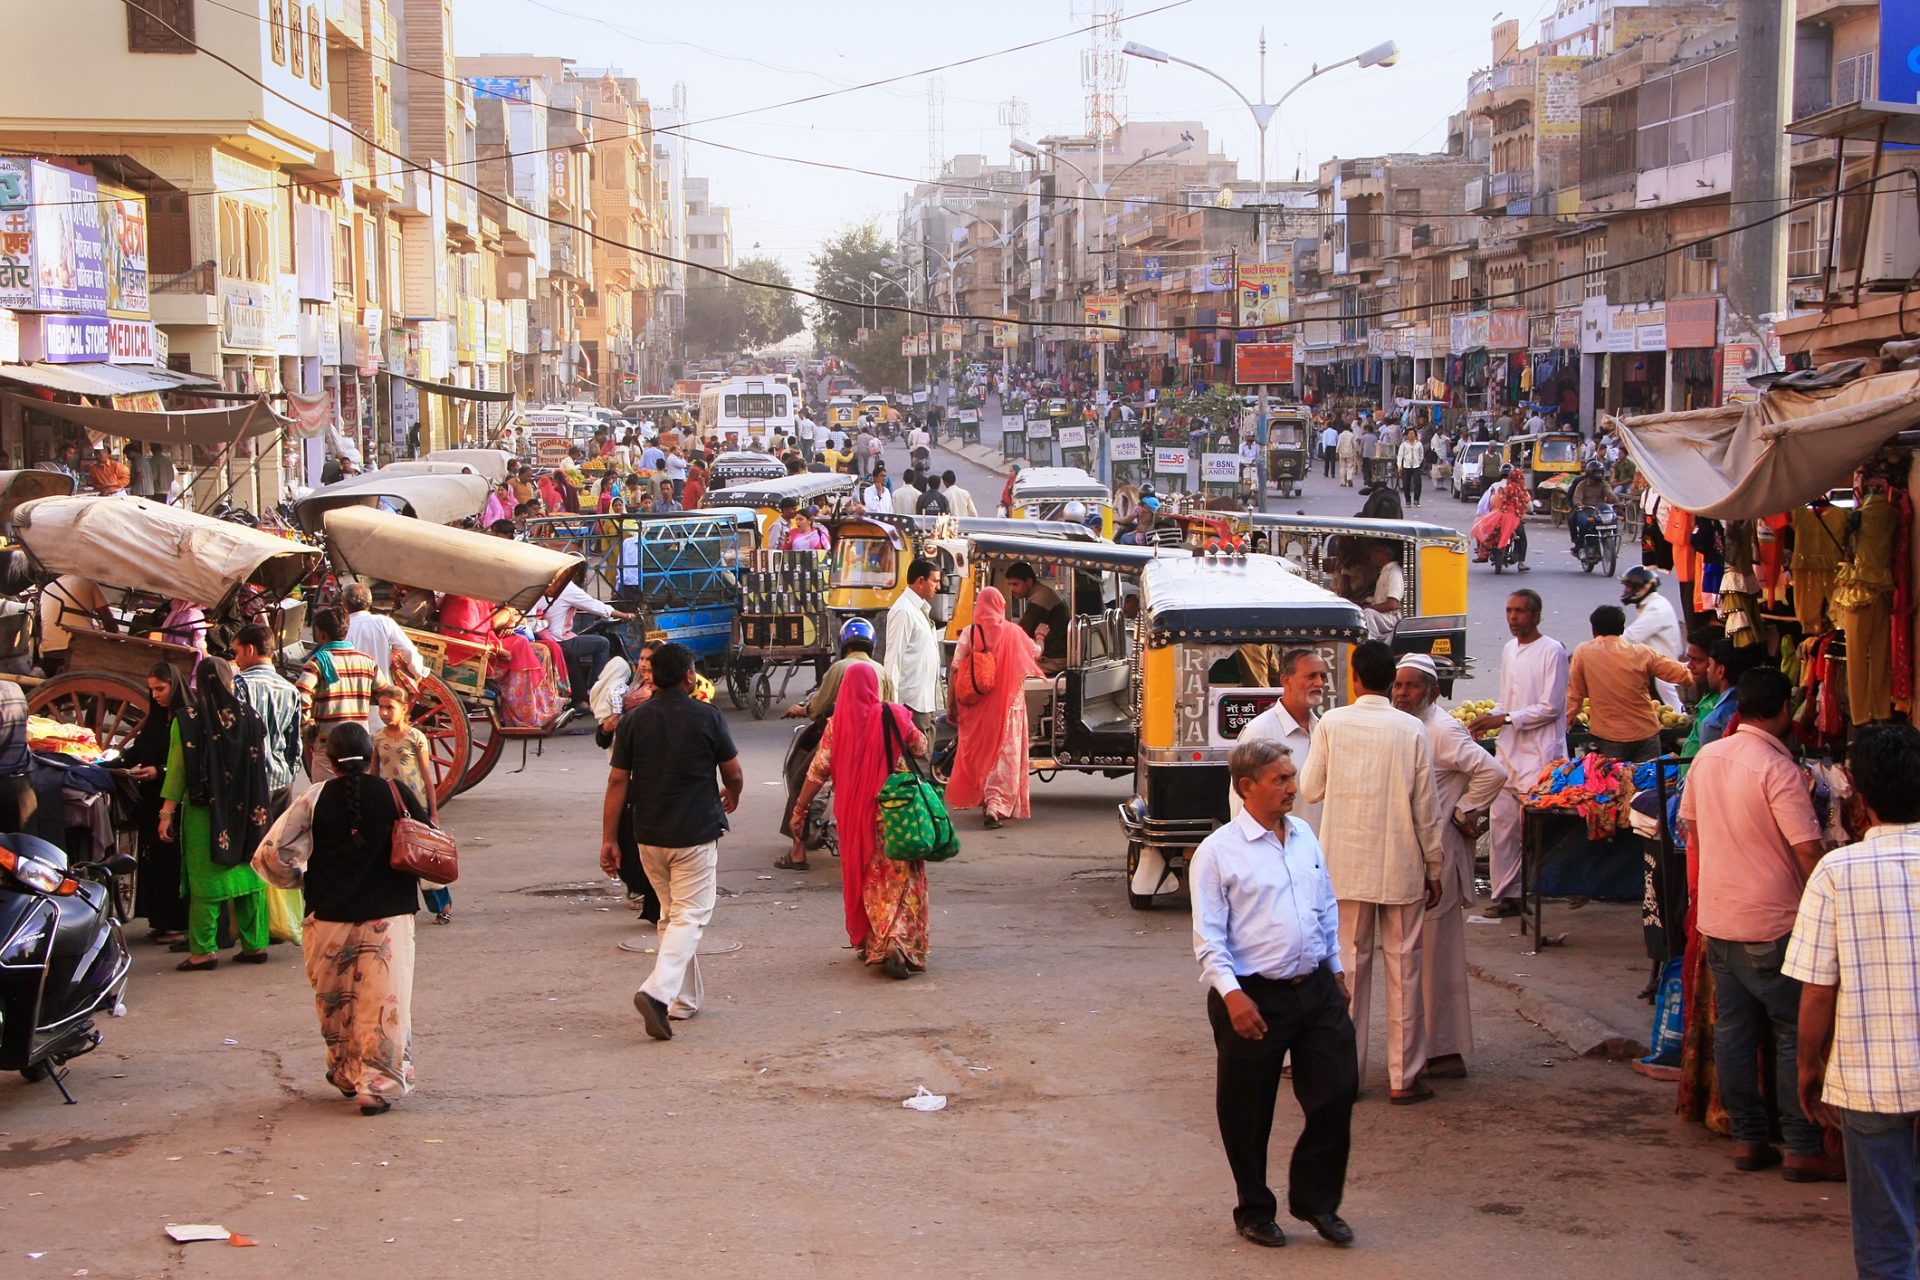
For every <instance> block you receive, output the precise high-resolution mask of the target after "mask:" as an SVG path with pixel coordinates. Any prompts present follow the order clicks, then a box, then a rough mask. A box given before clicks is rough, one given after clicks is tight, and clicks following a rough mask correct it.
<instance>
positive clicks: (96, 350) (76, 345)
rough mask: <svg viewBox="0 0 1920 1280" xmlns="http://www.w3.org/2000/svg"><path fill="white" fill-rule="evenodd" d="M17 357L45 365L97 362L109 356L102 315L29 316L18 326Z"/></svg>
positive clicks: (105, 321)
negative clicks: (18, 347) (39, 361)
mask: <svg viewBox="0 0 1920 1280" xmlns="http://www.w3.org/2000/svg"><path fill="white" fill-rule="evenodd" d="M20 354H21V356H22V357H23V358H25V359H26V360H29V361H33V360H43V361H45V362H46V363H48V364H85V363H96V364H97V363H99V362H100V361H102V360H105V359H106V358H107V356H108V354H109V350H108V340H107V318H106V317H105V316H63V315H46V316H28V317H25V318H24V320H23V322H22V324H21V326H20Z"/></svg>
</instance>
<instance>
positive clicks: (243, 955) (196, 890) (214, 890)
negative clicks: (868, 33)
mask: <svg viewBox="0 0 1920 1280" xmlns="http://www.w3.org/2000/svg"><path fill="white" fill-rule="evenodd" d="M263 739H264V734H263V733H262V732H261V730H260V726H259V721H258V719H257V718H255V717H254V716H252V715H250V714H249V713H248V711H247V709H246V708H245V706H244V705H242V704H241V703H240V702H239V700H238V699H236V698H235V697H234V693H233V668H232V667H230V666H228V665H227V664H226V663H225V662H223V661H221V660H220V659H218V658H202V659H201V660H200V665H199V667H198V668H197V669H196V670H195V672H194V680H193V693H192V696H191V697H189V698H186V699H184V705H182V706H181V707H180V712H179V714H178V715H176V716H175V717H174V721H173V730H172V740H171V741H170V742H169V744H168V747H167V772H166V780H165V782H164V783H163V784H162V785H161V788H160V799H161V806H160V831H161V836H162V838H163V839H164V838H166V837H167V836H169V835H170V834H171V833H172V832H173V831H174V830H175V829H176V824H177V829H178V831H179V835H180V861H181V867H182V871H183V879H184V880H185V891H186V895H187V949H188V951H189V952H191V954H190V955H189V956H188V957H187V959H185V960H183V961H181V962H180V966H179V967H180V968H181V969H183V970H185V971H188V972H198V971H200V970H202V969H211V968H213V967H214V966H216V965H218V964H219V963H220V960H219V955H218V951H219V941H218V938H219V928H220V910H221V908H222V907H223V906H224V905H226V904H227V903H232V904H233V920H234V926H235V930H236V932H237V933H238V934H239V937H240V954H239V955H238V956H236V957H234V959H235V960H236V961H237V962H240V963H243V964H265V963H266V961H267V895H266V885H265V883H264V882H263V881H262V880H261V879H260V877H259V876H258V875H256V874H255V873H254V870H253V868H252V867H251V866H249V865H248V863H249V862H250V861H251V859H252V857H253V851H254V848H255V847H256V846H257V845H258V844H259V843H260V836H261V835H262V833H264V831H265V830H266V827H267V772H266V754H265V743H264V740H263Z"/></svg>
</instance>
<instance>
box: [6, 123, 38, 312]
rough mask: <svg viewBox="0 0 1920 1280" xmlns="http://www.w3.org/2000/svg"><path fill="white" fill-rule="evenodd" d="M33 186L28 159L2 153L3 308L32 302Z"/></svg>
mask: <svg viewBox="0 0 1920 1280" xmlns="http://www.w3.org/2000/svg"><path fill="white" fill-rule="evenodd" d="M32 188H33V180H32V176H31V170H30V169H29V168H28V162H27V161H26V160H25V159H23V158H20V157H15V156H0V307H9V308H11V307H30V306H32V305H33V209H32V208H31V204H32V199H31V195H32Z"/></svg>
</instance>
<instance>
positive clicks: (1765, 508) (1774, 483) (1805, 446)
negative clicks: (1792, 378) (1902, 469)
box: [1614, 370, 1920, 520]
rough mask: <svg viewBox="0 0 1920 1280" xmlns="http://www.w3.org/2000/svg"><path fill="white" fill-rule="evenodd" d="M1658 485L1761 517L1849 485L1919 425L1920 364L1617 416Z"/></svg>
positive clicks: (1719, 510) (1693, 503)
mask: <svg viewBox="0 0 1920 1280" xmlns="http://www.w3.org/2000/svg"><path fill="white" fill-rule="evenodd" d="M1614 426H1615V428H1616V429H1617V430H1618V431H1619V433H1620V438H1621V439H1622V440H1623V441H1625V443H1626V446H1627V452H1628V453H1629V454H1631V455H1632V456H1633V460H1634V462H1635V463H1636V464H1637V465H1638V466H1639V468H1640V473H1641V474H1642V475H1644V476H1645V477H1646V478H1647V483H1648V484H1650V485H1652V486H1653V488H1654V491H1655V492H1656V493H1659V494H1660V495H1661V496H1662V497H1664V498H1666V499H1667V501H1669V502H1671V503H1673V504H1674V505H1675V506H1677V507H1679V508H1681V509H1682V510H1683V511H1691V512H1693V513H1694V514H1696V515H1702V516H1710V517H1712V518H1714V519H1716V520H1752V519H1756V518H1758V517H1760V516H1767V515H1774V514H1776V513H1778V512H1782V511H1788V510H1791V509H1793V508H1795V507H1799V506H1804V505H1805V504H1806V503H1808V502H1810V501H1812V500H1813V499H1814V498H1817V497H1819V496H1820V495H1821V494H1823V493H1825V492H1826V491H1827V490H1829V489H1833V488H1836V487H1842V486H1845V485H1846V484H1847V483H1848V482H1849V479H1850V477H1851V476H1852V474H1853V471H1854V469H1855V468H1856V467H1858V466H1859V465H1860V464H1861V463H1863V462H1865V461H1867V460H1868V459H1869V458H1871V457H1873V455H1874V453H1875V451H1877V450H1878V449H1879V448H1880V446H1881V445H1883V444H1885V443H1886V442H1887V441H1888V440H1891V439H1892V438H1893V437H1894V436H1896V435H1898V434H1899V433H1900V432H1902V431H1905V430H1907V429H1908V428H1911V427H1916V426H1920V371H1914V370H1900V371H1898V372H1895V373H1877V374H1873V375H1871V376H1870V377H1865V378H1860V379H1857V380H1856V381H1853V382H1850V383H1848V384H1847V385H1845V386H1843V387H1836V388H1833V389H1831V390H1821V391H1792V390H1785V389H1781V388H1775V389H1774V390H1771V391H1768V392H1766V393H1765V394H1763V395H1762V396H1761V397H1760V399H1758V400H1757V401H1754V402H1752V403H1750V404H1733V405H1726V406H1723V407H1721V408H1718V409H1695V410H1693V411H1691V412H1687V413H1658V414H1652V415H1650V416H1648V417H1644V418H1622V419H1618V420H1615V421H1614Z"/></svg>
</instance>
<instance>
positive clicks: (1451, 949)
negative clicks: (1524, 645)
mask: <svg viewBox="0 0 1920 1280" xmlns="http://www.w3.org/2000/svg"><path fill="white" fill-rule="evenodd" d="M1439 695H1440V673H1439V671H1438V669H1437V668H1436V667H1435V666H1434V663H1433V659H1432V658H1430V657H1428V656H1427V655H1426V654H1424V653H1410V654H1407V655H1405V656H1404V657H1402V658H1401V659H1400V666H1399V669H1398V670H1396V671H1395V672H1394V674H1393V705H1394V707H1395V708H1397V709H1398V710H1401V711H1404V712H1406V713H1407V714H1408V715H1410V716H1412V717H1413V718H1414V719H1416V720H1418V721H1420V723H1421V724H1423V725H1425V726H1426V729H1427V740H1428V741H1429V742H1431V743H1432V744H1433V791H1434V805H1435V807H1436V808H1438V809H1439V810H1441V812H1443V813H1444V814H1446V815H1447V816H1448V819H1449V820H1448V822H1447V823H1446V825H1445V826H1444V827H1443V828H1442V829H1441V832H1440V844H1441V848H1442V849H1443V850H1444V854H1445V856H1444V857H1443V858H1442V860H1441V868H1440V901H1439V902H1438V903H1436V904H1434V905H1433V906H1431V907H1429V908H1428V909H1427V913H1426V915H1425V916H1424V917H1423V918H1422V919H1421V922H1420V931H1421V937H1420V946H1421V950H1422V951H1423V952H1424V956H1423V959H1422V963H1421V979H1422V985H1421V988H1420V992H1421V999H1422V1010H1423V1012H1424V1014H1425V1017H1426V1031H1427V1072H1426V1073H1427V1074H1428V1075H1429V1076H1432V1077H1434V1078H1436V1079H1441V1080H1457V1079H1459V1078H1461V1077H1462V1076H1465V1075H1466V1074H1467V1062H1466V1054H1467V1051H1468V1050H1469V1049H1471V1048H1473V1016H1472V1012H1471V1010H1470V1009H1469V1007H1468V1002H1467V920H1466V910H1467V906H1468V905H1469V904H1470V903H1471V902H1472V901H1473V846H1474V843H1475V842H1476V841H1477V840H1478V839H1479V838H1480V833H1481V832H1482V831H1484V830H1485V829H1486V816H1487V809H1488V808H1489V807H1490V806H1491V805H1492V804H1493V801H1494V798H1495V797H1496V796H1498V795H1499V794H1500V788H1501V787H1503V786H1505V785H1506V783H1507V770H1506V766H1505V765H1502V764H1501V763H1500V762H1499V761H1498V760H1495V759H1494V758H1493V756H1492V755H1491V754H1490V753H1488V752H1487V751H1485V750H1483V749H1482V748H1481V747H1480V745H1479V744H1478V743H1476V742H1475V741H1474V740H1473V735H1472V734H1470V733H1468V732H1467V726H1465V725H1463V724H1461V723H1460V722H1459V721H1458V720H1455V719H1454V718H1453V717H1452V716H1450V715H1448V714H1447V713H1446V712H1445V711H1443V710H1441V709H1440V707H1439V705H1438V703H1437V702H1436V699H1437V698H1438V697H1439Z"/></svg>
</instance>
